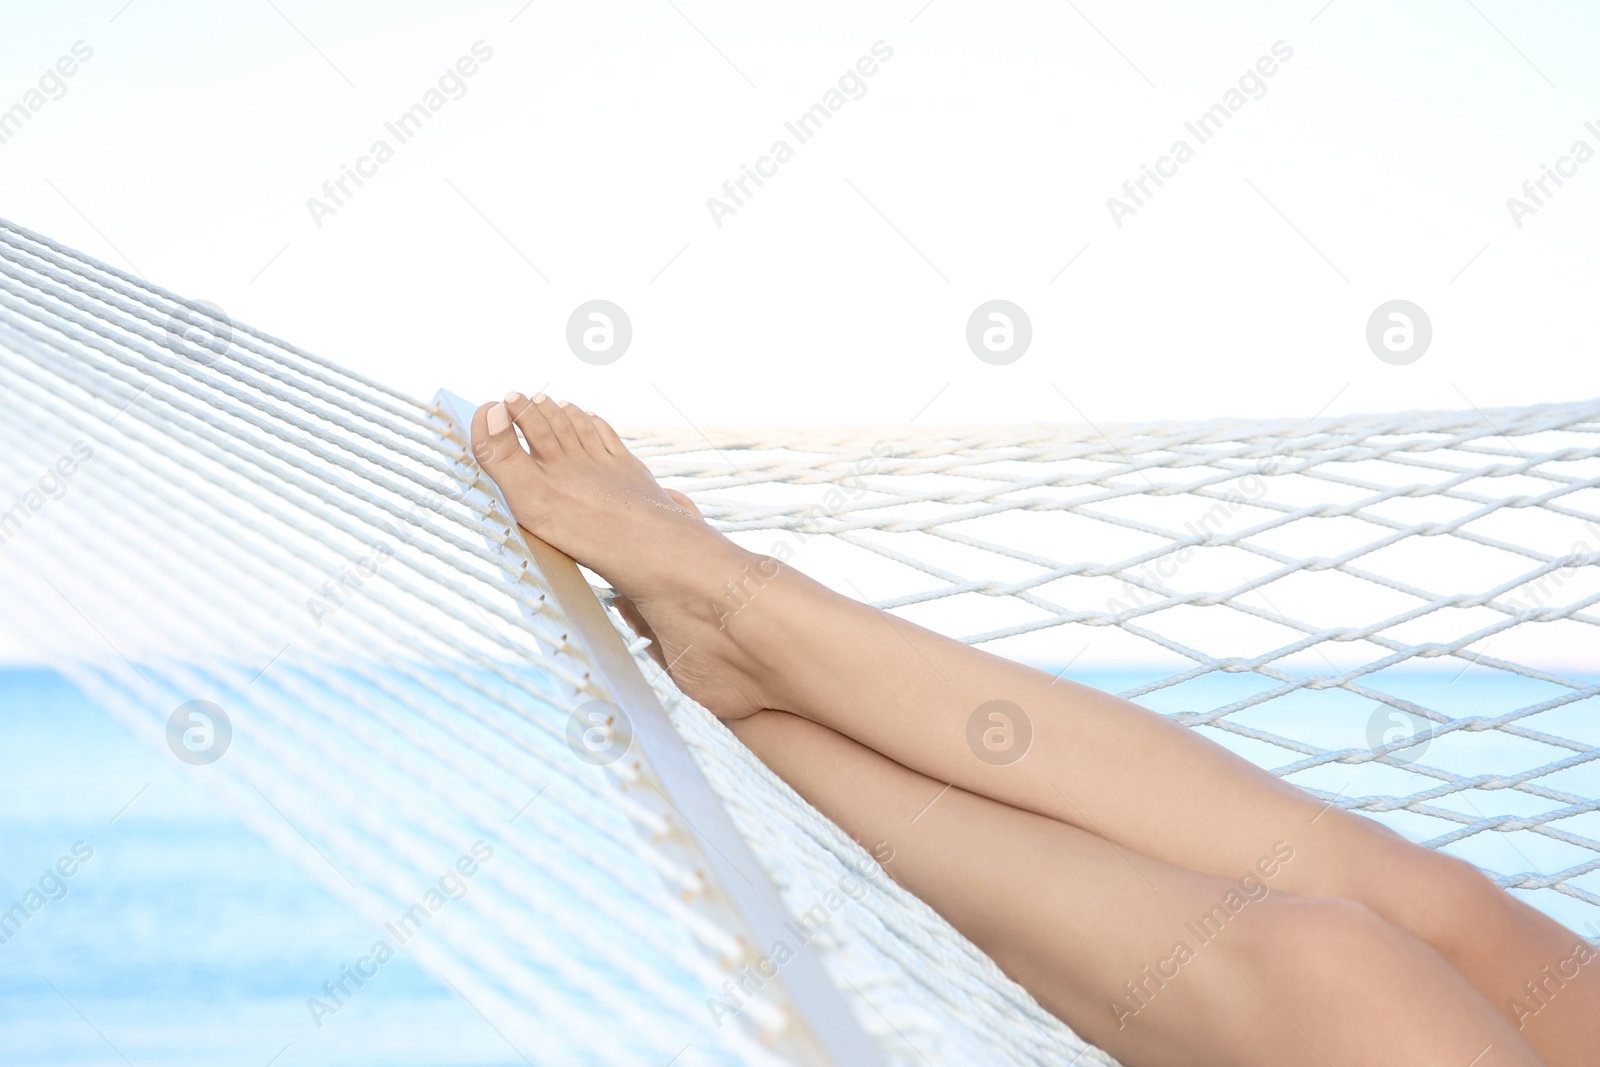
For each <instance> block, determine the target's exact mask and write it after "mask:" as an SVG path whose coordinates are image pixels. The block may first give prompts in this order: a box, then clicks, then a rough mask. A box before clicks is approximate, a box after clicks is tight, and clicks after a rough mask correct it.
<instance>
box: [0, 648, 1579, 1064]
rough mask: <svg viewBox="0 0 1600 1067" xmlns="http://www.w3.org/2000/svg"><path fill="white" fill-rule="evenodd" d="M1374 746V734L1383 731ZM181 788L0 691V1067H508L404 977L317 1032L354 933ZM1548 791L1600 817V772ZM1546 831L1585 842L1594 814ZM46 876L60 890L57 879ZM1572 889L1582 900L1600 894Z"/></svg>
mask: <svg viewBox="0 0 1600 1067" xmlns="http://www.w3.org/2000/svg"><path fill="white" fill-rule="evenodd" d="M1072 676H1073V677H1074V678H1076V679H1077V680H1079V681H1083V682H1085V683H1087V684H1091V685H1095V686H1097V687H1099V688H1103V689H1109V690H1111V691H1113V692H1120V691H1126V690H1130V689H1133V688H1135V687H1136V686H1139V685H1141V684H1143V683H1144V682H1146V681H1148V680H1150V678H1151V677H1152V675H1151V674H1149V673H1148V672H1140V671H1131V670H1130V671H1098V672H1096V671H1074V672H1072ZM1586 681H1588V682H1590V683H1591V684H1592V683H1593V682H1594V681H1596V679H1593V678H1591V679H1586ZM1368 684H1370V685H1371V686H1372V687H1373V688H1374V689H1377V690H1381V691H1382V692H1385V693H1388V694H1390V695H1393V696H1397V697H1401V698H1404V699H1409V700H1415V701H1417V702H1418V703H1420V704H1423V705H1426V706H1430V707H1436V708H1440V709H1442V710H1445V711H1446V712H1447V714H1450V715H1452V716H1455V717H1466V716H1494V715H1500V714H1504V713H1506V712H1507V711H1511V710H1513V709H1516V708H1520V707H1526V706H1529V705H1532V704H1536V703H1538V702H1539V701H1541V700H1546V699H1549V698H1550V697H1553V696H1555V695H1557V694H1558V693H1560V692H1561V691H1562V690H1561V688H1560V687H1557V686H1551V685H1547V684H1545V683H1541V682H1534V681H1530V680H1526V679H1518V678H1512V677H1509V676H1505V675H1488V674H1485V675H1482V676H1479V675H1475V674H1474V675H1468V676H1465V677H1454V678H1452V677H1451V676H1450V675H1447V674H1440V673H1429V672H1411V673H1405V672H1394V673H1392V674H1390V675H1388V676H1385V677H1381V678H1378V677H1375V678H1372V679H1369V680H1368ZM1270 685H1271V683H1269V682H1267V681H1266V680H1265V679H1261V678H1259V677H1252V676H1245V675H1235V676H1223V675H1209V676H1206V677H1205V678H1202V679H1197V680H1196V681H1194V682H1191V683H1188V684H1186V685H1184V686H1179V687H1176V688H1171V689H1165V690H1159V691H1156V692H1153V693H1150V694H1149V695H1147V696H1145V697H1141V698H1140V699H1141V702H1143V703H1145V704H1146V705H1147V706H1150V707H1152V708H1154V709H1156V710H1159V711H1163V712H1193V711H1204V710H1209V709H1212V708H1216V707H1220V706H1225V705H1228V704H1231V703H1234V702H1238V701H1242V700H1246V699H1248V698H1249V696H1250V695H1251V694H1252V693H1256V692H1259V691H1261V690H1262V689H1263V688H1264V687H1268V686H1270ZM1384 712H1385V709H1383V708H1381V707H1379V706H1378V705H1376V704H1375V703H1374V701H1372V700H1370V699H1366V698H1363V697H1360V696H1358V695H1356V694H1352V693H1348V692H1345V691H1339V690H1335V691H1324V692H1313V691H1301V692H1297V693H1294V694H1292V695H1288V696H1285V697H1281V698H1279V699H1276V700H1273V701H1269V702H1267V703H1264V704H1261V705H1259V706H1257V707H1252V708H1247V709H1245V710H1242V711H1240V712H1238V713H1237V714H1236V716H1235V717H1234V720H1235V721H1236V722H1238V723H1240V724H1241V725H1243V726H1246V727H1253V728H1259V729H1265V730H1269V731H1272V732H1274V733H1278V734H1284V735H1289V736H1295V737H1299V738H1302V739H1304V740H1307V741H1310V742H1312V743H1314V744H1316V745H1319V746H1321V747H1324V748H1331V749H1338V748H1344V747H1351V746H1354V747H1360V746H1362V745H1365V744H1367V743H1368V742H1367V740H1366V739H1368V738H1369V737H1370V736H1372V732H1373V730H1374V729H1375V727H1374V723H1375V721H1377V718H1376V717H1377V716H1380V715H1382V714H1384ZM1527 725H1529V726H1530V727H1531V728H1534V729H1538V730H1542V731H1546V732H1549V733H1552V734H1559V735H1561V736H1565V737H1570V738H1574V739H1577V740H1579V741H1581V742H1583V743H1585V744H1588V745H1592V746H1600V699H1597V698H1590V699H1588V700H1585V701H1581V702H1576V703H1572V704H1569V705H1566V706H1565V707H1561V708H1557V709H1553V710H1551V711H1548V712H1545V713H1543V714H1541V715H1539V716H1538V717H1536V718H1534V719H1530V720H1527ZM1378 728H1389V723H1388V721H1387V720H1384V721H1382V722H1378ZM1201 729H1202V730H1203V731H1205V732H1206V733H1207V734H1208V735H1210V736H1212V737H1214V738H1215V739H1217V740H1219V741H1221V742H1222V743H1223V744H1226V745H1228V746H1229V747H1231V748H1234V749H1235V750H1236V751H1239V752H1240V753H1241V754H1243V755H1245V756H1247V757H1248V758H1252V759H1256V760H1257V761H1258V762H1262V763H1263V764H1265V765H1269V766H1281V765H1283V764H1285V763H1288V762H1290V761H1291V759H1292V754H1290V753H1286V752H1285V751H1283V750H1282V749H1277V748H1275V747H1274V746H1271V745H1269V744H1266V743H1264V742H1261V741H1257V740H1252V739H1250V738H1246V737H1241V736H1239V735H1237V734H1234V733H1228V732H1225V731H1219V730H1215V729H1212V728H1206V727H1201ZM1380 732H1381V729H1380ZM1385 736H1392V734H1391V735H1385ZM1432 746H1434V747H1432V749H1431V750H1430V751H1429V752H1428V753H1427V755H1426V759H1425V760H1424V762H1429V763H1441V764H1445V765H1448V766H1450V767H1451V768H1452V769H1453V770H1454V771H1455V772H1456V773H1460V774H1474V773H1499V772H1503V771H1504V770H1506V769H1507V767H1508V766H1512V765H1517V766H1533V765H1536V764H1539V763H1543V762H1547V761H1548V760H1549V759H1551V758H1554V757H1555V756H1556V755H1559V754H1560V753H1559V752H1557V751H1556V750H1554V749H1550V748H1549V747H1548V746H1543V745H1540V744H1539V743H1538V742H1535V741H1527V742H1524V741H1522V740H1520V739H1517V738H1508V737H1506V736H1504V735H1502V734H1497V733H1493V732H1488V733H1472V734H1463V735H1462V736H1459V737H1457V736H1450V737H1445V738H1439V739H1436V740H1435V741H1434V742H1432ZM193 771H194V769H193V768H189V767H186V766H184V765H182V764H179V763H178V762H177V761H175V760H171V759H167V758H162V757H159V756H158V755H156V754H154V753H153V752H152V751H151V750H149V749H147V748H145V747H144V746H143V745H141V744H140V743H138V742H137V741H136V740H135V739H134V738H133V737H132V736H131V735H130V734H129V733H128V732H127V731H126V730H125V729H124V728H123V727H122V726H121V725H120V724H119V723H118V722H117V721H115V720H113V719H112V718H110V717H109V716H107V715H106V714H105V713H103V712H102V711H101V710H100V709H99V708H97V707H96V706H95V705H94V704H93V703H92V702H91V701H89V700H88V699H87V698H86V697H85V696H84V695H83V694H82V693H80V692H79V691H78V690H77V689H76V688H74V687H73V686H72V685H71V684H69V683H68V682H67V681H65V680H64V679H63V678H61V677H60V676H59V675H57V674H55V673H53V672H50V671H47V670H41V669H10V670H0V908H6V907H9V906H10V904H11V903H12V902H15V901H18V900H22V899H23V898H24V896H25V894H27V893H28V892H29V891H30V889H33V890H38V891H39V893H40V899H44V900H45V901H46V902H45V903H44V904H43V906H42V907H40V908H39V910H38V911H37V912H35V913H32V914H31V915H30V917H29V918H28V919H27V921H26V922H25V923H23V924H22V925H21V927H20V928H19V929H17V930H16V931H15V932H14V933H13V934H11V936H10V937H9V939H7V940H6V941H4V943H0V1067H24V1065H29V1067H32V1065H68V1064H70V1065H82V1067H91V1065H92V1067H100V1065H106V1067H111V1065H117V1064H128V1063H132V1064H137V1065H141V1067H142V1065H144V1064H163V1065H174V1067H183V1065H190V1064H194V1065H199V1064H237V1065H242V1067H252V1065H253V1067H266V1065H268V1064H274V1065H276V1067H314V1065H323V1064H328V1065H333V1064H339V1065H344V1067H359V1065H367V1064H372V1065H379V1064H384V1065H416V1067H444V1065H469V1064H471V1065H491V1064H494V1065H498V1064H505V1065H510V1064H518V1063H523V1062H525V1061H524V1059H523V1057H522V1056H521V1055H519V1054H518V1053H516V1052H514V1051H513V1050H511V1049H510V1048H509V1047H508V1046H507V1045H506V1043H505V1042H504V1041H503V1040H502V1039H501V1038H500V1037H499V1036H498V1035H497V1034H496V1033H495V1031H494V1030H493V1029H492V1028H490V1027H489V1026H488V1024H487V1023H485V1022H484V1020H483V1019H482V1018H481V1017H479V1016H478V1015H477V1014H476V1012H475V1011H474V1010H473V1009H472V1008H471V1007H469V1006H468V1005H467V1004H466V1003H465V1002H463V1001H462V1000H461V999H460V998H459V997H458V996H456V995H455V994H454V992H452V990H451V989H450V988H449V987H448V986H446V985H444V984H443V983H441V982H439V981H437V980H435V979H433V978H432V977H430V976H429V975H428V974H426V973H425V972H423V971H422V970H421V969H420V968H418V967H417V965H416V964H415V963H414V962H412V961H411V960H409V959H406V958H404V957H403V956H402V957H399V958H396V959H395V960H394V961H393V962H391V963H389V964H388V965H386V966H385V967H384V968H383V969H382V970H381V971H380V972H379V974H380V977H379V978H378V979H376V980H374V981H372V982H369V983H368V985H367V986H366V987H365V988H364V989H363V990H362V993H361V996H360V997H359V998H354V999H352V1000H351V1002H350V1004H349V1005H348V1007H346V1008H345V1009H343V1010H341V1011H340V1012H339V1013H338V1014H337V1015H336V1016H333V1017H331V1018H328V1019H325V1020H323V1022H324V1025H323V1026H321V1027H317V1026H315V1025H314V1024H313V1022H312V1020H311V1017H310V1014H309V1012H308V1009H307V1004H306V1001H307V998H308V997H310V996H313V995H315V994H317V992H318V989H319V987H320V985H321V983H322V982H323V980H324V979H326V978H329V977H333V976H335V975H336V974H337V972H338V970H339V968H340V966H341V965H342V964H344V963H347V962H348V961H350V960H351V959H353V958H355V957H356V956H357V955H359V954H360V953H361V952H362V951H364V950H365V947H366V946H367V945H369V944H370V943H371V929H370V925H369V924H368V923H366V922H365V921H364V920H363V919H361V918H360V917H359V916H358V915H356V914H355V913H354V912H352V911H351V910H350V909H349V908H347V907H346V906H345V905H344V904H343V903H342V902H341V901H339V900H337V899H335V898H334V897H332V896H330V895H329V894H328V893H327V892H326V891H325V890H323V889H322V888H321V887H320V886H319V885H318V884H317V883H316V882H315V881H314V880H313V879H312V878H311V877H310V876H308V875H307V874H306V873H304V872H303V871H302V870H300V869H299V868H298V867H296V866H295V865H293V864H291V863H288V862H286V861H284V860H283V859H281V858H280V857H279V856H278V855H277V854H276V853H275V852H274V851H273V850H272V849H270V848H269V847H268V846H267V845H266V844H265V843H263V842H262V841H261V840H259V839H258V838H256V837H255V836H254V835H253V834H252V833H251V832H250V831H248V830H247V829H246V828H245V827H244V826H243V825H242V824H240V823H239V822H238V821H236V820H235V819H234V818H233V817H232V816H231V815H229V814H228V813H227V812H226V811H224V810H221V809H219V808H218V807H217V806H216V805H215V804H213V803H212V802H211V801H210V800H209V799H208V798H207V795H206V794H205V793H204V792H202V791H201V790H200V789H199V788H198V787H197V785H196V779H195V775H194V773H193ZM1408 779H1415V776H1414V775H1411V774H1409V772H1406V771H1404V770H1396V769H1393V768H1385V767H1381V766H1377V765H1373V764H1366V765H1356V764H1349V763H1334V764H1331V765H1328V766H1325V767H1319V768H1313V769H1311V770H1308V771H1307V772H1305V773H1304V774H1301V775H1298V776H1296V778H1295V780H1296V781H1299V782H1301V784H1305V785H1311V786H1314V787H1318V788H1324V789H1326V790H1328V791H1329V792H1330V793H1332V792H1336V791H1341V790H1342V794H1341V795H1344V796H1365V795H1372V794H1379V793H1385V792H1388V793H1396V794H1404V793H1407V792H1411V791H1415V789H1416V788H1417V783H1416V781H1414V780H1411V781H1408ZM1546 784H1548V785H1551V786H1552V787H1556V788H1561V789H1565V790H1568V791H1570V792H1572V793H1576V794H1578V795H1582V796H1587V797H1596V796H1600V762H1588V763H1585V764H1583V765H1580V766H1577V767H1574V768H1573V769H1571V770H1570V771H1564V772H1562V773H1561V774H1559V775H1555V776H1552V777H1551V778H1550V779H1547V780H1546ZM1474 795H1475V794H1473V793H1467V794H1460V795H1458V796H1457V797H1454V798H1450V799H1446V800H1441V801H1439V804H1440V806H1442V807H1448V808H1450V809H1451V810H1457V811H1461V812H1463V813H1471V812H1472V811H1474V810H1475V806H1476V805H1483V808H1482V811H1483V812H1489V811H1500V812H1504V811H1508V810H1515V813H1516V814H1523V815H1531V814H1536V813H1537V812H1538V811H1540V810H1548V809H1549V808H1550V807H1552V806H1558V805H1557V804H1556V803H1555V802H1551V801H1546V800H1538V799H1536V798H1526V797H1517V796H1508V794H1507V793H1506V792H1505V791H1503V790H1500V791H1493V792H1490V791H1485V792H1484V793H1482V795H1481V796H1479V797H1478V799H1477V800H1474V799H1473V797H1474ZM1517 804H1521V805H1522V807H1521V808H1516V807H1515V805H1517ZM1383 818H1384V819H1385V821H1387V822H1389V823H1390V824H1391V825H1394V826H1395V827H1396V828H1397V829H1400V830H1401V831H1402V832H1405V833H1407V834H1409V835H1410V836H1412V837H1414V838H1418V839H1428V838H1430V837H1432V836H1436V835H1438V834H1440V833H1443V832H1444V831H1445V830H1447V829H1449V828H1450V826H1451V824H1450V823H1449V822H1448V821H1447V820H1442V819H1439V818H1434V817H1428V816H1419V815H1411V814H1408V813H1394V814H1389V815H1385V816H1383ZM1563 825H1564V827H1565V828H1566V829H1568V830H1570V831H1572V832H1575V833H1581V834H1583V835H1585V836H1586V837H1589V838H1590V839H1597V838H1600V813H1591V814H1590V815H1586V816H1580V817H1578V818H1576V819H1571V820H1567V821H1566V822H1565V823H1564V824H1563ZM75 851H76V854H75ZM1458 851H1460V852H1461V853H1462V854H1463V855H1467V856H1468V858H1472V859H1474V860H1476V861H1477V862H1480V863H1483V864H1485V865H1486V866H1490V867H1492V868H1494V869H1497V870H1501V871H1506V872H1514V871H1516V872H1520V871H1542V872H1545V873H1550V872H1553V871H1557V870H1561V869H1564V868H1565V867H1566V866H1569V865H1571V863H1572V862H1573V861H1574V856H1575V855H1577V854H1576V853H1574V851H1573V850H1572V849H1571V847H1570V846H1563V845H1559V844H1558V843H1555V842H1551V841H1550V840H1549V839H1548V838H1544V837H1541V836H1539V835H1536V834H1532V833H1528V832H1520V833H1516V834H1510V835H1487V834H1486V835H1480V839H1474V841H1472V842H1467V843H1465V844H1464V845H1463V846H1462V847H1461V848H1460V849H1459V850H1458ZM85 857H86V858H85ZM58 862H60V864H61V865H60V867H57V866H56V865H57V864H58ZM65 870H72V872H73V873H72V874H71V876H70V877H64V876H62V875H61V872H62V871H65ZM52 872H53V873H52ZM1577 884H1580V885H1583V886H1584V887H1585V888H1586V889H1587V890H1588V891H1589V892H1600V874H1591V875H1586V876H1584V877H1583V878H1581V879H1579V880H1577ZM1529 899H1530V900H1531V901H1533V902H1534V903H1536V904H1537V905H1538V906H1541V907H1545V908H1546V909H1547V910H1549V911H1551V912H1552V914H1556V915H1557V916H1558V917H1560V918H1562V919H1563V921H1566V922H1568V923H1569V924H1571V925H1573V926H1574V927H1577V928H1580V929H1582V928H1584V926H1585V925H1586V924H1588V923H1594V924H1595V925H1594V926H1593V927H1591V928H1589V929H1588V930H1587V931H1586V932H1587V933H1588V934H1589V936H1591V937H1594V936H1600V912H1597V910H1596V909H1593V908H1589V907H1588V906H1587V905H1582V904H1579V903H1578V902H1575V901H1572V900H1570V898H1564V897H1559V896H1557V895H1555V894H1553V893H1550V892H1548V891H1545V892H1540V893H1535V894H1529ZM620 977H621V976H619V980H620ZM535 1054H536V1055H537V1053H535ZM540 1067H543V1065H540Z"/></svg>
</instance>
